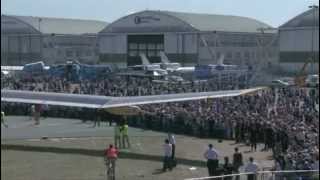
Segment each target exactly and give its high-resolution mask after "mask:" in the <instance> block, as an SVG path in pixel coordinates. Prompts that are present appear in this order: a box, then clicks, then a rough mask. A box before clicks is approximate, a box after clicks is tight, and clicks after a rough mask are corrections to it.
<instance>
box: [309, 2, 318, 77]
mask: <svg viewBox="0 0 320 180" xmlns="http://www.w3.org/2000/svg"><path fill="white" fill-rule="evenodd" d="M309 8H310V9H312V15H313V25H312V34H311V43H312V44H311V54H312V56H311V57H312V61H313V67H314V73H315V72H316V56H315V51H314V33H315V30H316V10H317V9H318V6H316V5H312V6H309Z"/></svg>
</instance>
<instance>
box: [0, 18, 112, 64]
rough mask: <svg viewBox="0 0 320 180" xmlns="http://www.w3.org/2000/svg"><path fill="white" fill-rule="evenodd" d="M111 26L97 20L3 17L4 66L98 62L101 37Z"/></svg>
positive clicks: (2, 50)
mask: <svg viewBox="0 0 320 180" xmlns="http://www.w3.org/2000/svg"><path fill="white" fill-rule="evenodd" d="M106 25H107V23H106V22H101V21H93V20H78V19H62V18H46V17H31V16H12V15H1V65H23V64H26V63H31V62H35V61H40V60H41V61H45V63H46V64H54V63H65V61H66V60H79V61H80V62H83V63H91V64H93V63H96V62H98V59H99V58H98V54H99V53H98V46H97V33H98V32H99V31H101V30H102V29H103V28H104V27H105V26H106Z"/></svg>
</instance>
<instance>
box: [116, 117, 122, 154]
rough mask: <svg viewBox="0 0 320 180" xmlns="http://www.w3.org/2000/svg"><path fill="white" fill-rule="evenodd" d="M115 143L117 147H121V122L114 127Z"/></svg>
mask: <svg viewBox="0 0 320 180" xmlns="http://www.w3.org/2000/svg"><path fill="white" fill-rule="evenodd" d="M114 145H115V147H116V148H121V147H122V146H121V127H120V125H119V123H118V122H117V123H116V126H115V127H114Z"/></svg>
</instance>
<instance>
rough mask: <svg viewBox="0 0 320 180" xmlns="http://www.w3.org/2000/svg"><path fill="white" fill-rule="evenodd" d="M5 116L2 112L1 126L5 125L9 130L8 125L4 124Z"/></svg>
mask: <svg viewBox="0 0 320 180" xmlns="http://www.w3.org/2000/svg"><path fill="white" fill-rule="evenodd" d="M4 118H5V114H4V112H3V111H1V125H2V124H3V125H4V127H5V128H8V125H7V124H6V123H5V122H4Z"/></svg>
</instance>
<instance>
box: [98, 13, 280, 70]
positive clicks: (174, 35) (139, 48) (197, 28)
mask: <svg viewBox="0 0 320 180" xmlns="http://www.w3.org/2000/svg"><path fill="white" fill-rule="evenodd" d="M269 28H271V26H269V25H267V24H265V23H263V22H260V21H258V20H255V19H251V18H246V17H238V16H228V15H211V14H194V13H181V12H170V11H152V10H146V11H141V12H137V13H134V14H130V15H128V16H125V17H122V18H120V19H118V20H116V21H114V22H113V23H111V24H109V25H108V26H106V27H105V28H104V29H103V30H102V31H101V32H99V35H98V41H99V48H100V50H99V52H100V63H103V64H117V65H120V66H122V67H126V66H128V65H136V64H141V59H140V57H139V54H140V53H144V54H146V55H147V56H148V58H149V59H150V61H151V62H159V61H160V57H159V52H160V51H164V52H165V53H166V55H167V56H168V57H169V59H170V60H171V61H172V62H180V63H181V64H182V65H185V66H188V65H195V64H212V63H216V62H217V60H218V59H219V58H220V57H222V56H224V58H225V61H224V62H225V63H226V64H239V65H248V64H250V65H257V62H259V63H258V64H261V65H267V64H269V65H270V64H277V63H278V38H277V37H278V36H277V32H276V31H263V29H269ZM206 44H207V45H206Z"/></svg>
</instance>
